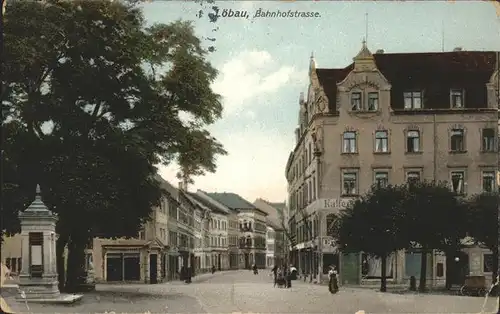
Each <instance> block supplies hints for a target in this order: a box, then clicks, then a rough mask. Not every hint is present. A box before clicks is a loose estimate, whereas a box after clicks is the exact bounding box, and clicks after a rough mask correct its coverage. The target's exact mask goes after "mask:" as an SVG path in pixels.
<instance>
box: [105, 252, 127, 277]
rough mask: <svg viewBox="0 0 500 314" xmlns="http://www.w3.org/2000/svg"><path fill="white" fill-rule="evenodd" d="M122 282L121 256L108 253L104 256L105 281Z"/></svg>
mask: <svg viewBox="0 0 500 314" xmlns="http://www.w3.org/2000/svg"><path fill="white" fill-rule="evenodd" d="M122 280H123V262H122V256H121V254H113V253H109V254H107V256H106V281H122Z"/></svg>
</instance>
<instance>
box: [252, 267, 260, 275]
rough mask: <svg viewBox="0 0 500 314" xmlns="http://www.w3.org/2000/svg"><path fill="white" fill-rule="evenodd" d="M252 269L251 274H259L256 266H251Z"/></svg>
mask: <svg viewBox="0 0 500 314" xmlns="http://www.w3.org/2000/svg"><path fill="white" fill-rule="evenodd" d="M252 269H253V274H254V275H257V274H258V273H259V270H258V269H257V265H256V264H253V266H252Z"/></svg>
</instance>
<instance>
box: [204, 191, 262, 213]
mask: <svg viewBox="0 0 500 314" xmlns="http://www.w3.org/2000/svg"><path fill="white" fill-rule="evenodd" d="M206 194H207V195H208V196H209V197H211V198H213V199H214V200H216V201H217V202H219V203H221V204H223V205H225V206H226V207H228V208H230V209H232V210H241V209H250V210H257V211H260V212H261V213H263V214H265V215H267V213H266V212H264V211H262V210H260V209H259V208H257V207H255V206H254V205H253V204H252V203H250V202H249V201H247V200H246V199H244V198H243V197H241V196H239V195H238V194H235V193H228V192H223V193H206Z"/></svg>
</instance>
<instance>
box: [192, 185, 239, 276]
mask: <svg viewBox="0 0 500 314" xmlns="http://www.w3.org/2000/svg"><path fill="white" fill-rule="evenodd" d="M189 195H190V196H191V197H192V198H193V199H194V200H195V201H196V202H197V203H198V204H199V206H201V207H203V208H204V209H205V210H206V212H207V227H208V239H207V243H208V246H207V248H208V249H207V250H206V251H207V256H206V262H205V265H206V267H208V269H209V270H211V269H212V267H215V269H216V270H227V269H230V268H231V266H230V245H229V221H230V220H229V210H228V209H225V208H221V207H219V206H216V205H215V204H213V203H211V202H210V201H209V200H207V199H206V198H204V197H203V195H200V193H189Z"/></svg>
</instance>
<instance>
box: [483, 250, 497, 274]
mask: <svg viewBox="0 0 500 314" xmlns="http://www.w3.org/2000/svg"><path fill="white" fill-rule="evenodd" d="M493 258H494V256H493V254H490V253H486V254H483V272H485V273H492V272H493V265H495V264H494V259H493Z"/></svg>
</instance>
